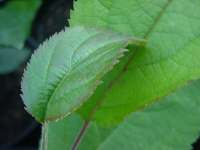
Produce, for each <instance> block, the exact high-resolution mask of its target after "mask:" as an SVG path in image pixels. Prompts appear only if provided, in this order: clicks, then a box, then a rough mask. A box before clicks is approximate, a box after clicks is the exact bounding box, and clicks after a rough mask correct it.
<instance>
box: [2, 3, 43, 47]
mask: <svg viewBox="0 0 200 150" xmlns="http://www.w3.org/2000/svg"><path fill="white" fill-rule="evenodd" d="M39 4H40V0H12V1H9V2H8V3H7V4H6V5H5V7H1V8H0V18H1V19H0V45H4V46H12V47H14V48H18V49H21V48H22V46H23V43H24V41H25V39H26V37H27V35H28V34H29V32H30V27H31V24H32V20H33V17H34V15H35V13H36V9H37V8H38V6H39Z"/></svg>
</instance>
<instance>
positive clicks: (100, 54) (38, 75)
mask: <svg viewBox="0 0 200 150" xmlns="http://www.w3.org/2000/svg"><path fill="white" fill-rule="evenodd" d="M66 30H67V31H62V32H60V33H59V34H55V35H54V36H53V37H51V38H50V39H49V40H47V41H46V42H44V43H43V44H42V45H41V46H40V47H39V48H38V50H37V51H36V53H35V54H34V55H33V56H32V58H31V61H30V64H29V65H28V67H27V71H26V72H25V75H24V78H23V82H22V91H23V95H22V98H23V100H24V103H25V104H26V107H27V110H28V111H29V112H30V113H31V114H32V115H33V116H34V117H35V118H36V119H37V120H38V121H39V122H44V121H52V120H57V119H60V118H63V117H64V116H66V115H68V114H70V113H71V112H73V111H74V110H75V109H77V108H78V107H80V105H82V103H83V102H84V101H85V100H87V99H88V97H89V96H90V95H91V94H92V93H93V91H94V90H95V88H96V86H97V85H98V84H99V83H100V79H101V77H102V76H103V75H104V74H105V73H106V72H107V71H109V70H110V69H112V67H113V66H114V65H115V64H116V63H118V59H119V58H120V57H121V56H123V52H125V51H127V49H125V47H126V46H127V45H128V43H129V42H130V43H135V44H136V45H137V44H140V43H141V42H144V41H142V40H139V39H134V38H131V37H129V36H125V35H122V34H118V33H113V32H110V31H107V30H97V29H87V28H83V27H75V28H67V29H66Z"/></svg>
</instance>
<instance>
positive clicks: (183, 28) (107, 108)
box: [70, 0, 200, 126]
mask: <svg viewBox="0 0 200 150" xmlns="http://www.w3.org/2000/svg"><path fill="white" fill-rule="evenodd" d="M70 25H71V26H76V25H85V26H95V27H103V28H110V29H112V30H115V31H118V32H122V33H126V34H129V35H134V36H137V37H140V38H145V39H147V40H148V44H147V45H146V46H145V48H139V49H138V48H137V49H136V51H132V52H130V54H129V55H127V56H126V57H124V58H123V59H122V60H121V61H120V63H119V64H118V65H117V66H116V67H115V68H114V69H113V70H112V72H110V73H109V74H107V75H106V76H105V78H104V79H103V81H104V84H102V85H101V86H99V87H98V88H97V91H96V92H95V94H94V95H93V96H92V97H91V98H90V99H89V101H87V103H85V104H84V105H83V107H81V109H80V110H79V113H80V114H82V115H83V116H84V117H85V118H88V116H91V112H92V113H93V116H94V117H93V120H95V121H97V122H98V123H99V124H101V125H103V126H111V125H113V124H116V123H118V122H120V121H121V120H122V119H123V118H124V116H126V115H128V114H129V113H131V112H133V111H137V110H139V109H141V108H143V107H145V106H146V105H149V104H151V103H152V102H153V101H155V100H158V99H160V98H161V97H163V96H166V95H168V94H169V93H171V92H172V91H174V90H175V89H177V88H178V87H181V86H183V85H184V84H186V83H187V82H188V81H189V80H196V79H198V78H199V77H200V69H199V68H200V61H199V60H200V36H199V35H200V30H199V29H200V1H199V0H190V1H189V0H128V1H124V0H78V1H77V2H75V6H74V11H72V12H71V19H70ZM133 54H134V55H133ZM99 103H101V106H100V107H99V109H97V110H96V112H95V113H94V111H92V110H93V109H94V107H96V104H99Z"/></svg>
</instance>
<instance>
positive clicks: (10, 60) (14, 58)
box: [0, 46, 29, 74]
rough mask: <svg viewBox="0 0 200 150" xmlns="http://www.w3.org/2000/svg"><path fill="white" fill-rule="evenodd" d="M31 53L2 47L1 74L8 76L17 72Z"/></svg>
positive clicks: (0, 56) (0, 47)
mask: <svg viewBox="0 0 200 150" xmlns="http://www.w3.org/2000/svg"><path fill="white" fill-rule="evenodd" d="M28 55H29V51H28V50H26V49H23V50H18V49H15V48H12V47H3V46H0V74H6V73H9V72H11V71H13V70H15V69H16V68H17V67H19V65H20V64H21V63H23V62H24V61H25V59H26V58H27V56H28Z"/></svg>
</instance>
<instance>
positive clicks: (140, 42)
mask: <svg viewBox="0 0 200 150" xmlns="http://www.w3.org/2000/svg"><path fill="white" fill-rule="evenodd" d="M72 28H81V29H85V30H87V29H90V30H93V29H94V30H95V29H96V30H97V29H98V30H99V31H104V32H110V33H116V32H113V31H111V30H109V29H102V28H96V27H93V28H88V27H85V26H75V27H65V28H64V29H63V30H62V31H60V32H56V33H55V34H53V35H52V36H50V37H49V38H47V39H46V40H45V41H44V42H43V43H42V44H40V45H39V47H38V48H37V49H36V50H35V51H34V53H33V54H32V56H31V58H30V60H31V59H32V58H33V57H37V55H39V54H38V53H39V51H38V50H39V49H41V48H42V47H44V46H45V45H47V43H48V42H49V41H50V40H51V39H52V38H54V37H55V36H57V35H58V34H62V33H64V32H67V30H68V29H72ZM117 34H118V35H123V36H124V34H122V33H118V32H117ZM145 43H146V40H143V39H137V38H134V37H131V36H130V38H129V40H127V42H125V44H124V48H122V49H120V50H118V51H119V55H118V56H117V57H115V58H113V63H112V64H111V65H110V66H108V67H107V69H106V68H105V70H104V71H103V72H102V73H101V75H100V76H99V77H98V78H97V80H96V83H95V84H94V86H93V88H92V89H91V92H89V93H88V95H87V96H85V97H83V98H82V99H84V100H82V101H81V103H80V104H79V105H77V106H76V107H74V108H72V110H71V111H69V112H68V113H66V114H64V115H61V116H55V117H54V118H46V117H45V118H44V120H43V121H41V120H39V119H38V118H36V117H34V116H33V115H32V113H31V112H30V111H29V109H28V108H27V106H26V105H25V102H24V101H23V103H24V105H25V110H26V111H27V112H28V113H29V114H30V115H31V116H33V117H34V118H35V119H36V120H37V121H39V122H40V123H44V122H50V121H58V120H60V119H63V118H65V117H66V116H69V115H70V114H71V113H72V112H75V111H76V110H77V109H78V108H80V107H81V106H82V105H83V103H84V102H86V101H87V99H88V98H89V97H90V96H91V95H92V94H93V93H94V92H95V90H96V88H97V87H98V86H99V85H100V84H101V83H102V82H103V81H101V78H102V77H103V76H104V75H105V74H106V73H107V72H109V71H110V70H111V69H112V68H113V67H114V66H115V65H116V64H117V63H119V61H120V60H119V59H120V58H121V57H123V56H124V53H125V52H127V51H128V49H127V48H126V47H127V46H128V45H130V44H135V45H141V46H144V45H145ZM30 60H29V62H28V63H27V66H26V68H25V69H24V73H25V72H26V71H27V70H28V69H29V68H30ZM24 76H25V74H23V76H22V81H21V85H22V86H21V94H20V96H21V98H22V99H23V90H22V89H23V87H24V85H25V84H24V82H25V81H24ZM47 103H48V102H47Z"/></svg>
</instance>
